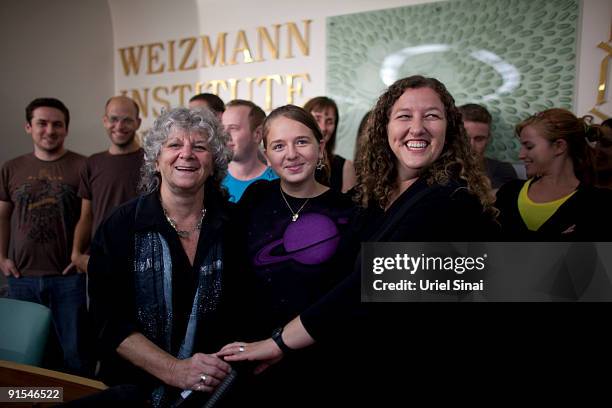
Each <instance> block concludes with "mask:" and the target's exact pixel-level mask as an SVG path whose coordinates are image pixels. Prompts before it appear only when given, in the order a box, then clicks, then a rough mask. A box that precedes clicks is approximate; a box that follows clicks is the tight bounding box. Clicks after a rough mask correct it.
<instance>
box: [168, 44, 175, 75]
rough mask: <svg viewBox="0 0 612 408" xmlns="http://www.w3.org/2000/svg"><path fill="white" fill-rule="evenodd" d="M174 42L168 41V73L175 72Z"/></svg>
mask: <svg viewBox="0 0 612 408" xmlns="http://www.w3.org/2000/svg"><path fill="white" fill-rule="evenodd" d="M174 43H175V41H174V40H170V41H168V72H174V71H176V68H174Z"/></svg>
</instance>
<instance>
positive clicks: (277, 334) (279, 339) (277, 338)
mask: <svg viewBox="0 0 612 408" xmlns="http://www.w3.org/2000/svg"><path fill="white" fill-rule="evenodd" d="M283 329H284V327H282V326H281V327H279V328H278V329H275V330H274V331H273V332H272V340H274V342H275V343H276V345H277V346H278V348H280V349H281V351H282V352H283V354H285V355H287V354H291V353H292V352H293V351H294V350H293V349H291V348H289V346H287V345H286V344H285V342H284V341H283V336H282V334H283Z"/></svg>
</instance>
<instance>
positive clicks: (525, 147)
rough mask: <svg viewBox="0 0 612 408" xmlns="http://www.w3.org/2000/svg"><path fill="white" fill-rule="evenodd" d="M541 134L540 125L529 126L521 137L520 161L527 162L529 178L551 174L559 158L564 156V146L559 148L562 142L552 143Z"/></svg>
mask: <svg viewBox="0 0 612 408" xmlns="http://www.w3.org/2000/svg"><path fill="white" fill-rule="evenodd" d="M541 132H542V129H540V128H539V126H538V125H527V126H525V127H524V128H523V130H521V134H520V135H519V140H520V141H521V149H520V151H519V159H520V160H522V161H523V162H525V170H526V172H527V177H535V176H542V175H547V174H550V172H551V171H552V169H553V167H554V166H553V164H554V163H555V161H556V160H557V157H559V156H560V155H561V154H563V149H561V148H560V147H562V146H559V143H561V141H559V140H557V141H554V142H551V141H550V140H548V139H547V138H545V137H544V136H542V135H541Z"/></svg>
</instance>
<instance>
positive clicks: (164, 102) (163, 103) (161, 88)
mask: <svg viewBox="0 0 612 408" xmlns="http://www.w3.org/2000/svg"><path fill="white" fill-rule="evenodd" d="M162 91H163V92H164V94H165V95H168V88H167V87H165V86H156V87H155V88H153V101H154V102H157V103H158V104H159V105H161V106H162V107H163V108H164V109H170V101H169V100H167V99H164V98H162V97H161V96H160V95H159V94H160V92H162ZM160 114H161V112H160V111H158V110H157V109H155V108H153V116H155V117H157V116H159V115H160Z"/></svg>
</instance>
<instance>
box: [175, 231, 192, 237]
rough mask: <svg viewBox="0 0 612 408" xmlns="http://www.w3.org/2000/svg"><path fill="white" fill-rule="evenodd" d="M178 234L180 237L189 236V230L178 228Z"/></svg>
mask: <svg viewBox="0 0 612 408" xmlns="http://www.w3.org/2000/svg"><path fill="white" fill-rule="evenodd" d="M176 234H177V235H178V236H179V238H187V237H189V231H182V230H176Z"/></svg>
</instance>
